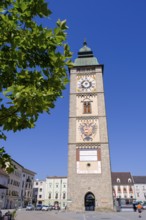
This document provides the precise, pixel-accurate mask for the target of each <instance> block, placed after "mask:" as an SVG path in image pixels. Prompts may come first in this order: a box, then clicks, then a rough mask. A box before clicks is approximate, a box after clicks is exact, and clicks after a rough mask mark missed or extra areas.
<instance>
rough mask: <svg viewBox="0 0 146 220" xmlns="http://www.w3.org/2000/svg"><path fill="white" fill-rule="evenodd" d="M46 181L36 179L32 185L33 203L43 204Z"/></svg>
mask: <svg viewBox="0 0 146 220" xmlns="http://www.w3.org/2000/svg"><path fill="white" fill-rule="evenodd" d="M45 190H46V181H45V180H38V179H36V180H35V181H34V184H33V203H34V204H44V202H45Z"/></svg>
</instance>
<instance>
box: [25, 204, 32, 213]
mask: <svg viewBox="0 0 146 220" xmlns="http://www.w3.org/2000/svg"><path fill="white" fill-rule="evenodd" d="M32 210H34V206H33V205H31V204H29V205H28V206H26V211H32Z"/></svg>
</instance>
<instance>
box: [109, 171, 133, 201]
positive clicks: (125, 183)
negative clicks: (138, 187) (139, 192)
mask: <svg viewBox="0 0 146 220" xmlns="http://www.w3.org/2000/svg"><path fill="white" fill-rule="evenodd" d="M112 186H113V197H114V200H116V199H123V200H124V201H125V203H126V204H129V203H132V202H133V200H135V191H134V182H133V178H132V176H131V173H130V172H112Z"/></svg>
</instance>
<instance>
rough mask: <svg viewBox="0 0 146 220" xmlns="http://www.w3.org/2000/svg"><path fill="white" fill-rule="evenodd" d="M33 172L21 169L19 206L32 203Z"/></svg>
mask: <svg viewBox="0 0 146 220" xmlns="http://www.w3.org/2000/svg"><path fill="white" fill-rule="evenodd" d="M35 174H36V173H35V172H33V171H31V170H28V169H26V168H24V167H23V168H22V178H21V187H20V198H21V206H26V205H27V204H29V203H32V196H33V183H34V176H35Z"/></svg>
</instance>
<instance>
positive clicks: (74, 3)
mask: <svg viewBox="0 0 146 220" xmlns="http://www.w3.org/2000/svg"><path fill="white" fill-rule="evenodd" d="M49 8H50V9H51V10H52V12H53V14H52V15H51V18H50V19H49V20H48V22H46V23H44V25H48V26H50V25H52V24H53V23H54V24H55V22H56V20H57V19H58V18H60V19H66V20H67V25H68V26H69V30H68V43H69V45H70V48H71V50H72V52H73V53H74V55H73V60H74V59H75V58H76V57H77V52H78V50H79V49H80V48H81V47H82V44H83V40H84V38H86V40H87V44H88V46H89V47H90V48H91V49H92V50H93V52H94V55H95V56H96V57H97V59H98V61H99V63H100V64H104V88H105V99H106V112H107V122H108V134H109V143H110V154H111V166H112V171H125V172H126V171H130V172H131V173H132V174H133V175H146V162H145V161H146V98H145V97H146V1H145V0H121V1H120V0H119V1H118V0H91V1H89V0H84V1H83V0H70V1H69V0H59V1H51V0H50V1H49ZM63 94H64V98H63V99H58V101H57V102H56V107H55V109H53V110H52V111H51V115H47V114H43V115H42V116H41V117H40V118H39V120H38V122H37V124H36V127H35V128H34V129H31V130H25V131H21V132H17V133H11V132H10V133H9V134H8V139H7V142H6V143H5V147H6V150H7V152H8V153H9V154H11V155H12V157H13V158H14V159H15V160H16V161H17V162H18V163H20V164H22V165H23V166H24V167H26V168H28V169H30V170H33V171H35V172H36V173H37V175H36V178H39V179H45V177H46V176H52V175H57V176H67V155H68V145H67V144H68V111H69V110H68V105H69V85H68V86H67V89H66V90H65V91H64V93H63Z"/></svg>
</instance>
